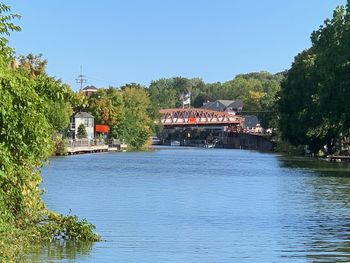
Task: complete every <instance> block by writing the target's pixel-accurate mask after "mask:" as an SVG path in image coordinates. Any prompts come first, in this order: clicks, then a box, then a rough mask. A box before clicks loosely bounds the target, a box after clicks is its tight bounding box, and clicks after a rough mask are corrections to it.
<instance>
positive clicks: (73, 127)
mask: <svg viewBox="0 0 350 263" xmlns="http://www.w3.org/2000/svg"><path fill="white" fill-rule="evenodd" d="M80 124H84V126H85V129H86V132H87V139H88V140H93V139H94V116H92V115H91V114H90V113H87V112H77V113H75V114H74V115H73V116H72V117H71V118H70V137H71V138H72V139H73V140H75V139H78V137H77V134H78V127H79V125H80Z"/></svg>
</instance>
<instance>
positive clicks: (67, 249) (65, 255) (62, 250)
mask: <svg viewBox="0 0 350 263" xmlns="http://www.w3.org/2000/svg"><path fill="white" fill-rule="evenodd" d="M93 244H94V243H93V242H74V241H54V242H50V243H47V244H45V245H43V246H42V247H37V248H34V249H33V250H32V252H31V253H30V255H29V257H28V259H29V261H30V262H51V261H56V260H65V259H68V260H75V259H77V258H84V257H89V256H90V254H91V250H92V246H93Z"/></svg>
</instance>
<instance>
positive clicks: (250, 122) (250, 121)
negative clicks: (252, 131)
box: [244, 115, 259, 128]
mask: <svg viewBox="0 0 350 263" xmlns="http://www.w3.org/2000/svg"><path fill="white" fill-rule="evenodd" d="M244 122H245V126H246V127H247V128H253V127H255V126H256V125H257V124H259V120H258V117H256V116H255V115H247V116H244Z"/></svg>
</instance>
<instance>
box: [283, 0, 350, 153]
mask: <svg viewBox="0 0 350 263" xmlns="http://www.w3.org/2000/svg"><path fill="white" fill-rule="evenodd" d="M349 14H350V1H348V3H347V6H346V8H345V7H344V6H339V7H337V8H336V9H335V11H334V13H333V18H332V19H327V20H326V21H325V24H324V25H323V26H321V27H320V28H319V29H318V30H317V31H314V32H313V33H312V35H311V40H312V47H311V48H310V49H309V50H307V51H304V52H302V53H300V54H299V55H298V56H296V58H295V61H294V63H293V65H292V68H291V69H290V70H289V71H288V77H287V79H286V81H285V82H284V83H283V85H282V91H281V99H280V102H279V110H280V112H281V118H280V126H281V131H282V133H283V136H284V138H286V139H287V140H289V141H290V142H291V143H293V144H294V145H300V144H307V145H309V146H310V147H311V149H312V151H313V152H314V153H317V152H318V151H319V150H323V146H324V145H327V153H328V154H329V153H332V152H334V151H335V150H336V145H337V142H339V141H340V140H342V137H343V136H348V134H349V128H350V126H349V117H350V116H349V111H348V110H349V107H348V103H347V101H346V98H347V97H348V96H349V95H350V90H349V84H350V77H349V74H348V73H349V69H350V63H349V61H350V52H349V44H350V16H349ZM293 121H294V123H297V124H298V125H297V127H292V125H293V124H292V123H293Z"/></svg>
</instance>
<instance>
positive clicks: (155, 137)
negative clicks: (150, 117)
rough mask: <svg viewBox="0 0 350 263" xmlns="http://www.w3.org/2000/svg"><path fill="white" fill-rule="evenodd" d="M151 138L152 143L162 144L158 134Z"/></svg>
mask: <svg viewBox="0 0 350 263" xmlns="http://www.w3.org/2000/svg"><path fill="white" fill-rule="evenodd" d="M151 140H152V145H158V144H160V140H159V138H158V137H157V136H153V137H152V138H151Z"/></svg>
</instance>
